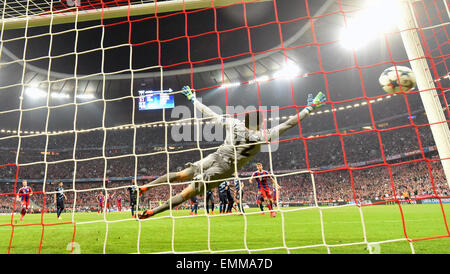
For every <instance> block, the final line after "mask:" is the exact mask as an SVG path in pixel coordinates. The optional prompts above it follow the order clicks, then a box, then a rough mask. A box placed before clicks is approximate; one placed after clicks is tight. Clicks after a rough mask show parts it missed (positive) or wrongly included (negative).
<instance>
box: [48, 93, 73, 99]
mask: <svg viewBox="0 0 450 274" xmlns="http://www.w3.org/2000/svg"><path fill="white" fill-rule="evenodd" d="M51 96H52V98H61V99H64V98H69V97H70V96H69V94H65V93H52V94H51Z"/></svg>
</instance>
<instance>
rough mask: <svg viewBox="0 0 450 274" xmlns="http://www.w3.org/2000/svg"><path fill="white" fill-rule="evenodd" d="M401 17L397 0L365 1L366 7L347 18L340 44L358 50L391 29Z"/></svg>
mask: <svg viewBox="0 0 450 274" xmlns="http://www.w3.org/2000/svg"><path fill="white" fill-rule="evenodd" d="M402 17H403V13H402V10H401V9H400V6H399V4H398V0H393V1H392V0H377V1H367V2H366V7H365V9H364V10H363V11H361V12H359V13H358V14H357V15H356V16H355V17H353V18H348V20H347V27H346V28H344V29H343V30H342V33H341V44H342V46H343V47H345V48H347V49H353V50H358V49H360V48H361V47H363V46H365V45H367V44H368V43H369V42H371V41H372V40H373V39H375V38H376V37H379V36H380V35H382V34H383V33H386V32H389V31H392V30H393V29H394V28H395V27H396V25H397V22H398V21H399V20H400V19H401V18H402Z"/></svg>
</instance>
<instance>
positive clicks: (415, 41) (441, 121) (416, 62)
mask: <svg viewBox="0 0 450 274" xmlns="http://www.w3.org/2000/svg"><path fill="white" fill-rule="evenodd" d="M399 4H400V8H401V10H402V12H403V16H400V18H401V20H399V22H398V28H399V30H400V34H401V37H402V41H403V45H404V46H405V50H406V53H407V55H408V59H409V60H410V62H409V63H410V64H411V68H412V70H413V71H414V74H415V75H416V81H417V87H418V89H419V90H421V92H420V98H421V99H422V103H423V106H424V109H425V112H426V114H427V118H428V122H429V123H430V129H431V132H432V134H433V138H434V141H435V143H436V148H437V150H438V153H439V158H440V159H441V163H442V167H443V169H444V174H445V177H446V179H447V184H448V185H449V187H450V130H449V127H448V124H447V122H446V118H445V115H444V111H443V109H442V105H441V102H440V100H439V96H438V94H437V92H436V85H435V83H434V80H433V77H432V75H431V72H430V68H429V66H428V64H427V59H426V56H425V53H424V51H423V48H422V45H421V42H420V38H419V35H418V34H417V28H418V26H417V22H416V21H415V18H414V15H413V13H412V7H411V2H410V1H405V0H400V1H399ZM449 16H450V14H449Z"/></svg>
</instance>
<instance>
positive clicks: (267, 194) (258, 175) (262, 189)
mask: <svg viewBox="0 0 450 274" xmlns="http://www.w3.org/2000/svg"><path fill="white" fill-rule="evenodd" d="M256 168H257V171H255V172H253V175H252V177H251V178H250V183H253V180H255V181H256V182H257V184H258V192H259V193H260V194H261V196H262V198H263V199H264V200H266V201H267V207H268V208H269V210H272V205H273V198H272V190H271V189H270V183H269V180H270V181H271V182H272V183H273V185H274V186H275V188H279V186H278V184H277V181H275V179H274V178H273V177H272V176H271V175H270V174H269V172H267V171H265V170H263V166H262V164H261V163H257V164H256ZM270 216H271V217H275V216H276V212H275V211H271V212H270Z"/></svg>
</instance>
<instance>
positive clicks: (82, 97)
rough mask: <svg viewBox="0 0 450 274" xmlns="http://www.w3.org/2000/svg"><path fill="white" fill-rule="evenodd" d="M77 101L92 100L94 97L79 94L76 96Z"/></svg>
mask: <svg viewBox="0 0 450 274" xmlns="http://www.w3.org/2000/svg"><path fill="white" fill-rule="evenodd" d="M77 98H78V99H94V98H95V96H94V95H93V94H79V95H77Z"/></svg>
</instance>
